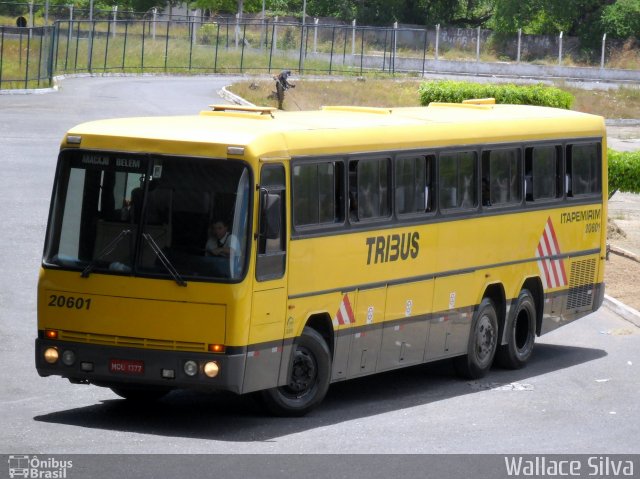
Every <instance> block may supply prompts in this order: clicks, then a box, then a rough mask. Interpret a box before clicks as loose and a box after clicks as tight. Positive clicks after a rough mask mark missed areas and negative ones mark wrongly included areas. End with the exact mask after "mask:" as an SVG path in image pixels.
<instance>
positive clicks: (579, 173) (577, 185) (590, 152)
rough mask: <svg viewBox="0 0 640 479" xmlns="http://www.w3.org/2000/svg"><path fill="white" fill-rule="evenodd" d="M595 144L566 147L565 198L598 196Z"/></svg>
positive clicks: (597, 160) (600, 183)
mask: <svg viewBox="0 0 640 479" xmlns="http://www.w3.org/2000/svg"><path fill="white" fill-rule="evenodd" d="M599 151H600V147H599V145H598V144H597V143H588V144H578V145H568V146H567V196H583V195H593V194H599V193H600V192H601V191H602V182H601V179H600V167H601V163H600V161H599V156H600V155H599Z"/></svg>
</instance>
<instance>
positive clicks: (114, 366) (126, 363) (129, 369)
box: [109, 359, 144, 375]
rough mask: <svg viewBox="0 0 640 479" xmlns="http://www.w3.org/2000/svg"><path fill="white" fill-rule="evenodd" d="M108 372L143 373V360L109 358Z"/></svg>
mask: <svg viewBox="0 0 640 479" xmlns="http://www.w3.org/2000/svg"><path fill="white" fill-rule="evenodd" d="M109 372H111V373H114V374H133V375H140V374H144V361H136V360H131V359H111V360H109Z"/></svg>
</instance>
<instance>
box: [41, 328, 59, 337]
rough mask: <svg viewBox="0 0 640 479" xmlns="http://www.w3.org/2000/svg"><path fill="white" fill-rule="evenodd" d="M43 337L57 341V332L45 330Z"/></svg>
mask: <svg viewBox="0 0 640 479" xmlns="http://www.w3.org/2000/svg"><path fill="white" fill-rule="evenodd" d="M44 335H45V336H46V337H47V339H58V331H56V330H55V329H47V330H45V332H44Z"/></svg>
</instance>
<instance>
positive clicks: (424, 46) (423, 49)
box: [422, 28, 428, 76]
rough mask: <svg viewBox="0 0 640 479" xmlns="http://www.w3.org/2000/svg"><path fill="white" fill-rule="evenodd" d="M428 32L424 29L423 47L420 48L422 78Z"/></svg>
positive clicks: (425, 60)
mask: <svg viewBox="0 0 640 479" xmlns="http://www.w3.org/2000/svg"><path fill="white" fill-rule="evenodd" d="M427 34H428V32H427V29H426V28H425V29H424V45H423V47H422V76H424V68H425V64H426V63H427V46H428V45H427V44H428V42H427V40H428V35H427Z"/></svg>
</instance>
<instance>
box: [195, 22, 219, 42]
mask: <svg viewBox="0 0 640 479" xmlns="http://www.w3.org/2000/svg"><path fill="white" fill-rule="evenodd" d="M217 35H218V25H217V24H216V23H205V24H204V25H202V26H201V27H200V28H199V29H198V43H200V44H201V45H214V44H215V43H216V37H217Z"/></svg>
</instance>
